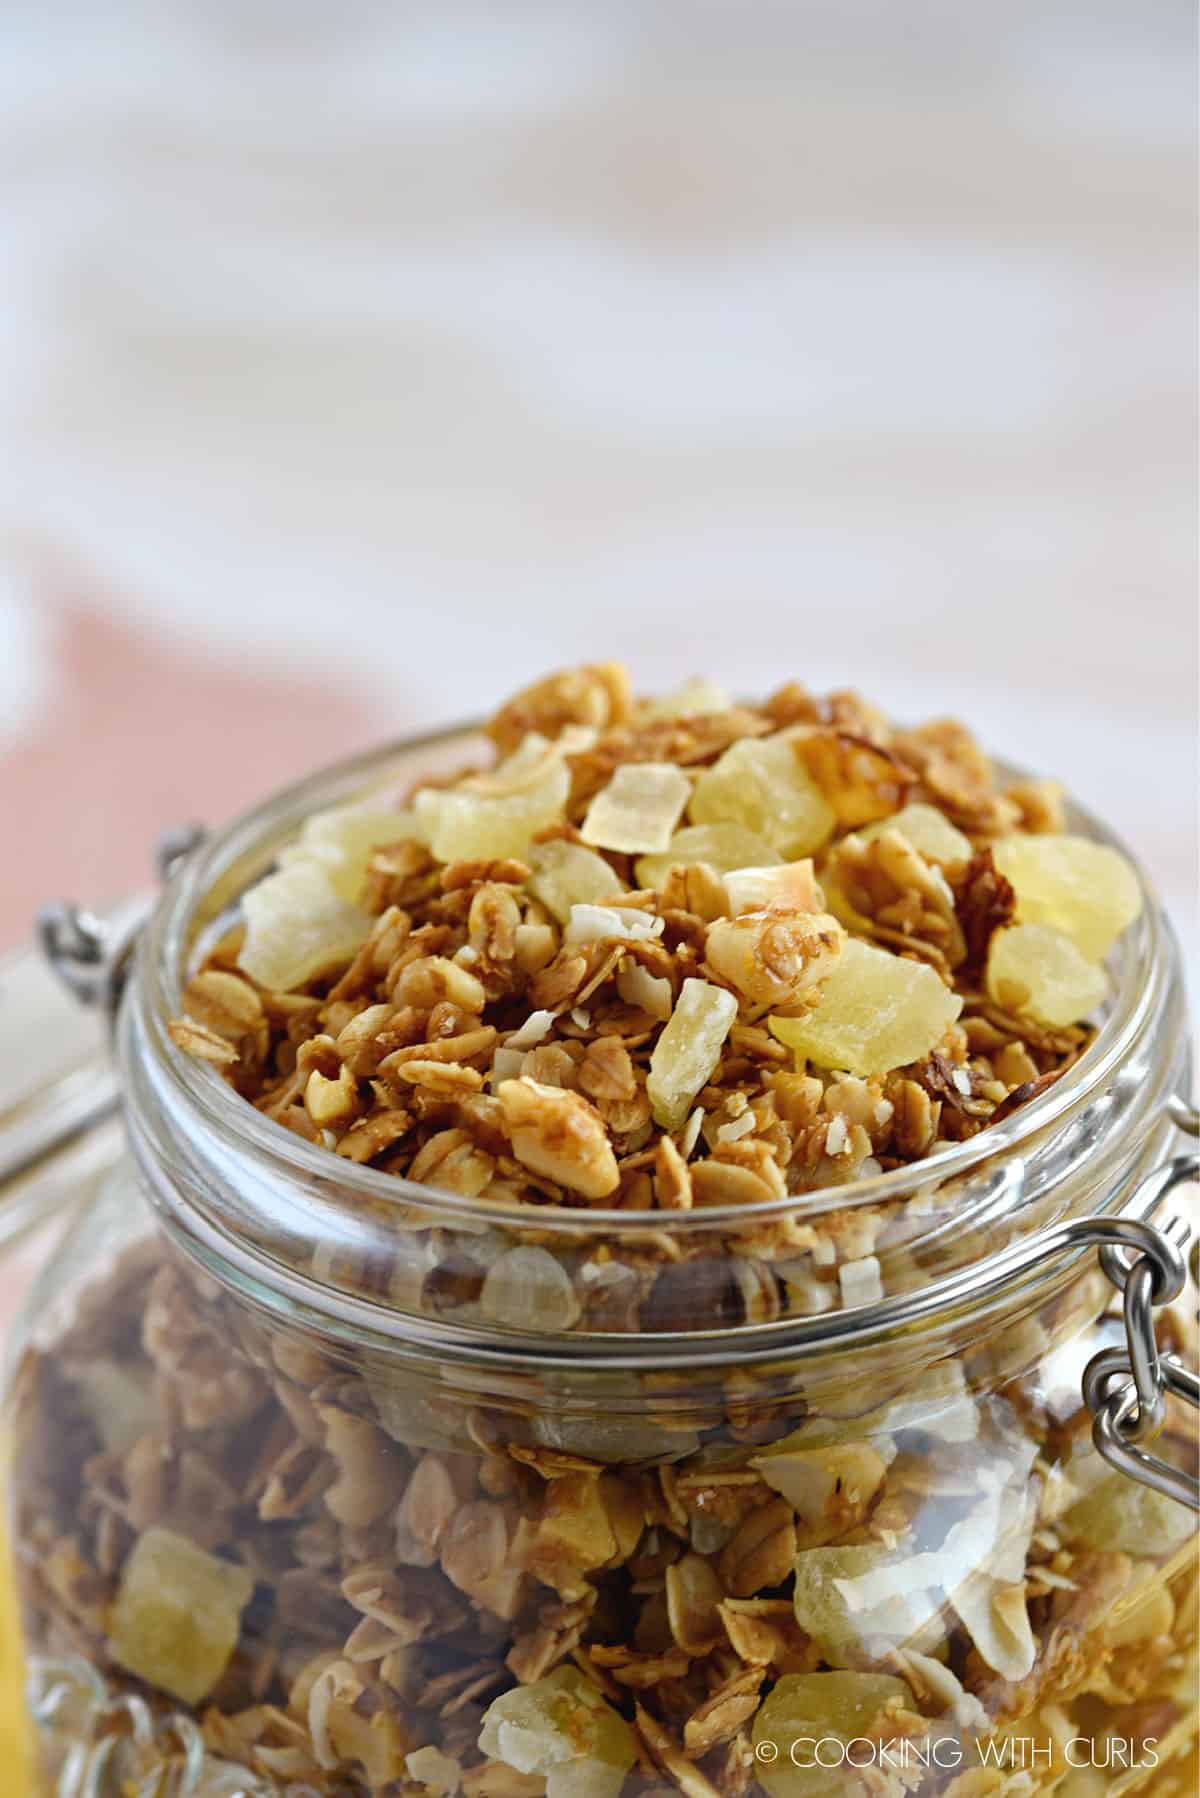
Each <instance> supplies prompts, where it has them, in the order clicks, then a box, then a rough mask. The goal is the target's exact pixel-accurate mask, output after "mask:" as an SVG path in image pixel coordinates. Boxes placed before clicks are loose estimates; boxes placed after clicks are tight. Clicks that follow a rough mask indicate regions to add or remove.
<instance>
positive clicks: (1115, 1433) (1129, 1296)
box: [1083, 1106, 1200, 1511]
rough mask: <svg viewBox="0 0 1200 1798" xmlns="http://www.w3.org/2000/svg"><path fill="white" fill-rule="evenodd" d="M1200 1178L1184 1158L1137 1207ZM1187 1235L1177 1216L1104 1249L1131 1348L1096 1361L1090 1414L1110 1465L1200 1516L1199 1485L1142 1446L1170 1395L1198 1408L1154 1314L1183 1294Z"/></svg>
mask: <svg viewBox="0 0 1200 1798" xmlns="http://www.w3.org/2000/svg"><path fill="white" fill-rule="evenodd" d="M1171 1115H1172V1118H1173V1121H1174V1122H1175V1123H1176V1124H1178V1125H1179V1127H1180V1128H1181V1129H1185V1130H1189V1133H1194V1130H1193V1123H1194V1119H1195V1113H1194V1111H1189V1108H1186V1107H1182V1106H1181V1107H1179V1108H1178V1109H1175V1108H1172V1114H1171ZM1185 1117H1186V1119H1187V1121H1185ZM1198 1177H1200V1156H1197V1155H1180V1156H1178V1157H1176V1159H1175V1160H1174V1161H1172V1162H1170V1163H1169V1164H1168V1165H1167V1166H1166V1168H1156V1169H1155V1170H1154V1172H1153V1173H1151V1174H1149V1175H1148V1176H1147V1177H1146V1179H1145V1180H1144V1181H1143V1182H1142V1184H1141V1186H1140V1187H1139V1188H1138V1193H1137V1195H1135V1199H1134V1209H1135V1210H1140V1209H1141V1207H1140V1206H1139V1204H1138V1200H1139V1199H1144V1198H1145V1197H1146V1195H1147V1194H1148V1193H1151V1192H1152V1193H1153V1197H1152V1203H1154V1202H1159V1201H1161V1200H1162V1199H1163V1198H1165V1197H1166V1195H1167V1193H1168V1192H1170V1191H1172V1190H1173V1189H1174V1187H1176V1186H1179V1185H1182V1184H1183V1183H1184V1182H1185V1181H1188V1180H1195V1179H1197V1178H1198ZM1149 1208H1150V1207H1149V1206H1148V1207H1147V1209H1149ZM1189 1237H1190V1231H1189V1229H1188V1226H1187V1224H1186V1222H1185V1221H1184V1220H1183V1219H1182V1218H1180V1217H1173V1218H1170V1219H1168V1221H1167V1222H1166V1223H1165V1224H1164V1225H1163V1227H1162V1229H1161V1231H1152V1230H1147V1231H1146V1232H1145V1234H1144V1236H1143V1239H1142V1241H1141V1243H1140V1244H1139V1245H1138V1246H1137V1247H1133V1246H1131V1245H1129V1244H1128V1243H1127V1242H1121V1241H1120V1240H1119V1238H1116V1233H1115V1232H1114V1240H1112V1241H1110V1242H1107V1243H1105V1244H1104V1246H1103V1247H1102V1248H1101V1251H1100V1261H1101V1265H1102V1266H1103V1268H1104V1272H1105V1273H1106V1274H1107V1276H1108V1278H1109V1279H1110V1280H1111V1281H1112V1283H1113V1285H1114V1286H1115V1287H1116V1288H1117V1289H1118V1291H1120V1292H1121V1293H1122V1294H1123V1298H1124V1305H1123V1310H1124V1317H1125V1346H1124V1347H1123V1348H1108V1349H1104V1350H1102V1352H1101V1353H1100V1354H1098V1355H1095V1356H1093V1358H1092V1360H1091V1361H1090V1362H1089V1363H1088V1365H1087V1367H1086V1369H1085V1370H1084V1376H1083V1395H1084V1400H1085V1402H1086V1404H1087V1407H1088V1410H1089V1411H1090V1412H1091V1414H1092V1419H1093V1424H1092V1440H1093V1441H1094V1442H1095V1444H1096V1447H1097V1449H1098V1450H1099V1452H1100V1454H1102V1455H1103V1457H1104V1459H1105V1460H1106V1461H1107V1462H1108V1463H1109V1465H1110V1466H1111V1467H1115V1468H1117V1469H1118V1470H1119V1471H1120V1472H1122V1473H1125V1474H1128V1475H1129V1477H1130V1478H1131V1479H1135V1480H1137V1481H1138V1482H1139V1483H1140V1484H1141V1485H1143V1486H1148V1487H1149V1488H1150V1489H1151V1490H1152V1491H1154V1492H1159V1493H1162V1494H1163V1496H1164V1497H1166V1498H1173V1499H1176V1500H1178V1502H1179V1503H1180V1504H1183V1505H1187V1506H1189V1507H1190V1509H1191V1510H1193V1511H1200V1480H1198V1479H1197V1478H1196V1477H1195V1475H1193V1474H1190V1473H1188V1472H1186V1471H1185V1470H1183V1469H1182V1468H1178V1467H1172V1466H1171V1465H1170V1464H1169V1462H1167V1461H1164V1460H1163V1459H1162V1457H1161V1456H1159V1455H1152V1454H1150V1453H1148V1452H1147V1449H1146V1447H1145V1446H1144V1445H1145V1444H1147V1443H1149V1442H1152V1441H1153V1440H1154V1438H1155V1437H1156V1436H1157V1435H1158V1434H1159V1433H1160V1431H1161V1430H1162V1427H1163V1424H1164V1422H1165V1420H1166V1404H1167V1395H1168V1393H1174V1395H1175V1396H1176V1397H1177V1398H1181V1399H1183V1400H1184V1401H1185V1402H1186V1403H1188V1404H1190V1405H1192V1406H1193V1407H1195V1408H1197V1409H1200V1378H1198V1377H1197V1375H1196V1374H1194V1373H1192V1372H1191V1370H1190V1369H1189V1368H1187V1367H1185V1366H1184V1364H1183V1362H1182V1361H1181V1360H1180V1359H1179V1357H1178V1356H1177V1355H1174V1354H1170V1353H1166V1352H1164V1351H1163V1350H1162V1349H1160V1347H1159V1343H1158V1337H1157V1334H1156V1332H1155V1324H1154V1314H1155V1311H1156V1310H1157V1309H1158V1308H1159V1307H1160V1306H1162V1305H1165V1304H1170V1303H1171V1302H1172V1301H1173V1300H1174V1299H1176V1298H1178V1296H1179V1294H1180V1292H1181V1291H1182V1290H1183V1284H1184V1272H1183V1270H1184V1266H1185V1263H1184V1251H1185V1249H1186V1247H1187V1244H1188V1240H1189Z"/></svg>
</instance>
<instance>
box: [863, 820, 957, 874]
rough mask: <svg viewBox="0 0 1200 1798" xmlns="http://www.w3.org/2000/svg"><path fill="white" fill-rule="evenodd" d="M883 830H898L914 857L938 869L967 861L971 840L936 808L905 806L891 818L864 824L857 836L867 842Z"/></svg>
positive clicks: (879, 834)
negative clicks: (922, 859)
mask: <svg viewBox="0 0 1200 1798" xmlns="http://www.w3.org/2000/svg"><path fill="white" fill-rule="evenodd" d="M885 830H898V831H899V832H900V835H901V836H902V837H904V838H905V840H906V841H907V842H909V843H911V844H912V846H913V848H914V849H915V850H916V852H917V854H918V855H923V856H924V857H925V860H926V861H927V862H934V863H936V864H937V866H938V867H940V868H952V867H954V866H955V865H956V864H958V863H960V862H969V861H970V859H971V854H972V851H971V839H970V838H969V837H965V836H964V835H963V833H962V831H961V830H957V829H956V828H955V827H954V825H953V824H951V822H950V820H949V818H947V817H946V815H945V813H944V812H939V811H938V809H937V807H936V805H906V806H905V807H904V808H903V810H901V811H898V812H896V813H895V814H894V816H893V817H891V818H883V819H881V820H880V822H879V823H878V824H868V825H866V826H865V828H864V829H862V830H860V831H859V832H858V835H859V836H860V837H865V838H866V839H867V840H868V841H869V840H870V839H871V838H872V837H877V836H881V835H882V833H883V832H884V831H885Z"/></svg>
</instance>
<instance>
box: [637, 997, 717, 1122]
mask: <svg viewBox="0 0 1200 1798" xmlns="http://www.w3.org/2000/svg"><path fill="white" fill-rule="evenodd" d="M736 1016H737V1000H736V999H735V998H734V996H733V994H732V993H727V992H726V991H725V989H724V987H720V986H711V985H710V984H709V982H708V981H707V980H685V981H684V983H683V986H682V987H681V988H680V992H679V997H678V999H677V1000H676V1001H675V1009H674V1010H673V1011H672V1013H671V1019H670V1022H669V1023H668V1024H667V1025H666V1027H665V1029H664V1030H663V1032H662V1035H661V1036H660V1037H659V1039H658V1041H657V1043H655V1045H654V1053H653V1054H652V1055H651V1057H650V1073H649V1076H648V1078H647V1080H646V1093H647V1096H648V1097H649V1100H650V1109H651V1111H652V1112H653V1114H654V1121H655V1122H656V1123H657V1124H659V1125H660V1126H661V1127H662V1129H664V1130H678V1129H679V1127H680V1125H681V1124H682V1123H683V1122H684V1120H685V1119H686V1117H687V1114H688V1112H689V1111H690V1110H691V1108H692V1101H693V1100H694V1099H695V1097H696V1094H697V1093H698V1092H699V1091H700V1090H701V1088H702V1087H703V1086H704V1085H705V1084H706V1083H707V1081H708V1078H709V1076H710V1075H711V1073H712V1071H713V1069H714V1068H715V1067H716V1065H717V1063H718V1061H719V1060H720V1059H721V1046H722V1044H723V1043H724V1041H725V1038H726V1037H727V1036H728V1035H729V1031H730V1026H731V1025H732V1023H733V1020H734V1019H735V1018H736Z"/></svg>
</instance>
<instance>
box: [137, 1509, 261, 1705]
mask: <svg viewBox="0 0 1200 1798" xmlns="http://www.w3.org/2000/svg"><path fill="white" fill-rule="evenodd" d="M253 1590H254V1578H253V1575H252V1574H250V1573H249V1572H247V1570H246V1568H244V1567H235V1566H234V1565H233V1563H232V1562H231V1561H222V1560H219V1559H218V1558H217V1556H216V1555H210V1554H207V1553H206V1552H205V1551H204V1549H202V1548H197V1547H196V1545H195V1543H194V1542H189V1541H188V1539H187V1537H186V1536H177V1535H176V1534H175V1532H174V1531H173V1530H164V1529H149V1530H146V1531H145V1533H144V1534H143V1535H141V1536H139V1538H138V1540H137V1542H136V1543H135V1544H134V1547H133V1550H132V1552H131V1554H130V1556H129V1559H128V1560H127V1561H126V1563H125V1566H124V1568H123V1569H122V1571H121V1583H120V1586H119V1588H118V1591H117V1596H116V1600H115V1602H114V1604H113V1608H112V1616H111V1619H110V1622H109V1640H108V1647H109V1652H110V1654H111V1655H112V1657H113V1659H114V1660H115V1661H116V1662H117V1663H118V1664H119V1665H120V1666H122V1667H125V1668H127V1669H128V1671H129V1672H130V1673H134V1674H136V1675H137V1677H138V1678H139V1679H144V1680H145V1681H146V1682H147V1684H148V1685H152V1686H158V1687H159V1688H160V1689H161V1690H162V1691H164V1692H169V1693H170V1694H171V1696H172V1697H173V1698H178V1699H180V1700H181V1701H182V1702H183V1703H184V1704H198V1703H199V1701H200V1699H202V1698H203V1697H205V1696H206V1694H207V1693H209V1692H211V1691H212V1689H213V1687H214V1686H215V1685H216V1684H217V1681H218V1680H219V1679H220V1678H221V1675H222V1674H223V1673H224V1671H225V1669H226V1667H227V1666H228V1665H229V1659H230V1656H231V1655H232V1653H233V1651H234V1648H235V1647H236V1646H237V1639H238V1635H239V1634H240V1631H241V1615H242V1609H243V1607H244V1606H245V1605H246V1604H247V1603H248V1601H249V1599H250V1594H251V1593H252V1592H253Z"/></svg>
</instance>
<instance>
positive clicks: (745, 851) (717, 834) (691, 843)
mask: <svg viewBox="0 0 1200 1798" xmlns="http://www.w3.org/2000/svg"><path fill="white" fill-rule="evenodd" d="M776 860H778V857H777V856H776V854H775V852H774V850H773V849H772V848H771V845H770V844H769V843H768V842H767V840H766V838H765V837H760V836H756V835H755V833H754V832H753V831H752V830H747V829H746V828H745V826H744V825H742V824H685V825H684V827H683V829H682V830H677V831H676V832H675V835H674V836H673V837H672V838H671V841H670V842H669V843H668V845H667V847H666V849H665V850H664V851H663V853H662V854H661V855H643V856H642V858H641V860H640V861H639V862H638V863H637V864H636V865H635V868H634V873H635V875H636V876H637V883H638V885H639V886H642V887H656V886H658V885H659V884H660V883H661V882H662V881H663V880H665V879H666V877H667V875H668V873H669V872H670V870H671V869H672V868H673V867H676V866H677V865H679V864H680V863H689V862H707V863H708V866H709V867H710V868H715V869H716V871H717V873H718V874H724V873H725V872H726V870H727V869H729V868H741V867H743V866H744V865H745V864H746V863H747V862H763V863H765V862H774V861H776Z"/></svg>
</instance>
